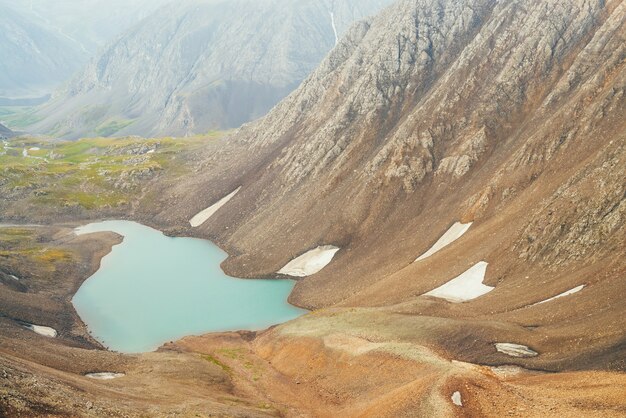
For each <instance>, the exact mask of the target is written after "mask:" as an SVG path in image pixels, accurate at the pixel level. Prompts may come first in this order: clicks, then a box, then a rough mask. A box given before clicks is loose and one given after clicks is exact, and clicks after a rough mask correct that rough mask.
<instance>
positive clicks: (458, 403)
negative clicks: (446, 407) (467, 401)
mask: <svg viewBox="0 0 626 418" xmlns="http://www.w3.org/2000/svg"><path fill="white" fill-rule="evenodd" d="M451 398H452V403H453V404H455V405H456V406H463V399H461V392H459V391H456V392H454V393H453V394H452V396H451Z"/></svg>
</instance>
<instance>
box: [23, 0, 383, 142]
mask: <svg viewBox="0 0 626 418" xmlns="http://www.w3.org/2000/svg"><path fill="white" fill-rule="evenodd" d="M388 3H390V0H367V1H355V0H337V1H326V0H307V1H293V0H264V1H252V0H235V1H223V0H222V1H210V0H192V1H186V2H184V3H182V4H179V3H177V4H175V5H172V6H169V7H164V8H162V9H161V10H160V11H159V12H157V13H155V14H154V15H152V16H151V17H149V18H148V19H146V20H144V21H143V22H142V23H140V24H139V25H137V26H136V27H135V28H134V29H132V30H130V31H129V32H128V33H126V35H125V36H123V37H122V38H120V39H119V40H117V41H116V42H114V43H113V44H111V45H110V46H109V47H108V48H107V49H106V50H105V51H104V53H103V54H102V55H101V56H100V57H99V58H97V59H95V60H94V61H93V62H91V63H90V64H89V65H88V66H87V68H86V69H85V70H84V71H82V72H81V73H80V74H79V75H78V76H77V77H76V78H75V79H74V80H73V81H72V82H71V83H70V85H69V87H68V88H67V90H66V91H64V92H61V93H59V94H58V95H57V97H56V98H55V100H53V101H52V103H50V104H49V105H47V106H45V107H44V108H42V109H41V111H40V113H41V115H43V116H46V118H45V120H44V121H43V122H41V123H38V124H36V125H35V126H33V128H32V130H34V131H37V132H50V131H52V132H53V133H55V134H56V135H59V136H64V137H67V138H76V137H78V136H84V135H102V134H104V135H106V134H110V133H114V134H119V135H123V134H140V135H144V136H148V135H163V134H165V135H170V134H175V135H185V134H190V133H204V132H206V131H208V130H211V129H216V128H219V129H221V128H234V127H238V126H240V125H241V124H242V123H244V122H247V121H249V120H251V119H254V118H257V117H259V116H262V115H263V114H265V113H266V112H267V111H268V110H269V109H270V108H271V107H272V106H273V105H274V104H276V103H277V102H278V101H279V100H280V99H282V98H283V97H285V96H286V95H287V94H289V93H290V92H291V91H292V90H293V89H295V88H296V87H297V86H298V84H299V83H300V82H301V81H302V80H303V79H304V78H305V77H306V76H307V75H308V74H309V73H310V72H311V71H312V70H313V69H314V68H315V67H316V66H317V65H318V63H319V62H320V61H321V60H322V59H323V57H324V55H326V53H327V52H328V51H329V50H330V49H331V48H332V47H333V46H334V44H335V42H336V36H338V34H342V33H343V32H344V31H345V30H346V29H347V28H348V26H349V25H350V24H351V23H352V22H354V21H355V20H357V19H360V18H362V17H364V16H367V15H370V14H373V13H375V12H376V11H378V10H379V9H380V8H381V7H382V6H384V5H386V4H388ZM336 32H337V35H336Z"/></svg>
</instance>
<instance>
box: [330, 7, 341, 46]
mask: <svg viewBox="0 0 626 418" xmlns="http://www.w3.org/2000/svg"><path fill="white" fill-rule="evenodd" d="M329 13H330V24H331V25H332V27H333V32H334V34H335V45H337V44H338V43H339V34H338V33H337V25H335V14H334V13H333V12H331V11H329Z"/></svg>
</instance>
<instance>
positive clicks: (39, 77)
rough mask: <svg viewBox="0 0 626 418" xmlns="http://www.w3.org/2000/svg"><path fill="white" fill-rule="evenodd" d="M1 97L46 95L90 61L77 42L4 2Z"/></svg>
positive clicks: (0, 43) (1, 7)
mask: <svg viewBox="0 0 626 418" xmlns="http://www.w3.org/2000/svg"><path fill="white" fill-rule="evenodd" d="M0 27H1V28H2V31H1V32H0V56H2V57H3V58H2V60H0V97H20V96H28V95H42V96H43V95H44V94H46V93H49V92H50V91H51V90H52V89H54V88H55V87H56V86H57V85H58V84H59V83H61V82H62V81H63V80H66V79H67V78H69V77H70V75H71V74H72V73H73V72H74V71H76V70H78V69H79V68H80V66H81V65H83V64H84V63H85V61H86V57H84V56H83V55H82V54H81V52H80V49H79V48H78V46H77V45H76V44H74V43H73V42H71V41H69V40H67V39H66V38H64V37H62V36H60V35H58V34H56V33H55V32H53V31H52V30H50V29H49V28H47V27H45V26H42V25H39V24H38V23H36V22H35V21H34V20H33V19H30V18H28V17H27V16H24V15H22V14H20V13H17V12H16V11H14V10H13V9H12V8H11V7H9V5H7V4H5V3H2V2H0Z"/></svg>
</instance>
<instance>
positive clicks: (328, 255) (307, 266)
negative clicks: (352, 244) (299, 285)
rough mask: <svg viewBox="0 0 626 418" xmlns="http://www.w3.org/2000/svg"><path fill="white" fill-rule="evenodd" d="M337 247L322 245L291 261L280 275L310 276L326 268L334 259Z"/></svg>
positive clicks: (281, 270)
mask: <svg viewBox="0 0 626 418" xmlns="http://www.w3.org/2000/svg"><path fill="white" fill-rule="evenodd" d="M339 250H340V248H339V247H335V246H334V245H323V246H320V247H317V248H315V249H313V250H311V251H308V252H306V253H304V254H302V255H301V256H299V257H297V258H294V259H293V260H291V261H290V262H289V263H287V265H286V266H285V267H283V268H282V269H280V270H279V271H278V272H279V273H280V274H285V275H287V276H294V277H306V276H311V275H313V274H315V273H317V272H319V271H320V270H322V269H323V268H324V267H326V266H327V265H328V264H329V263H330V262H331V261H332V260H333V257H335V254H336V253H337V251H339Z"/></svg>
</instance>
